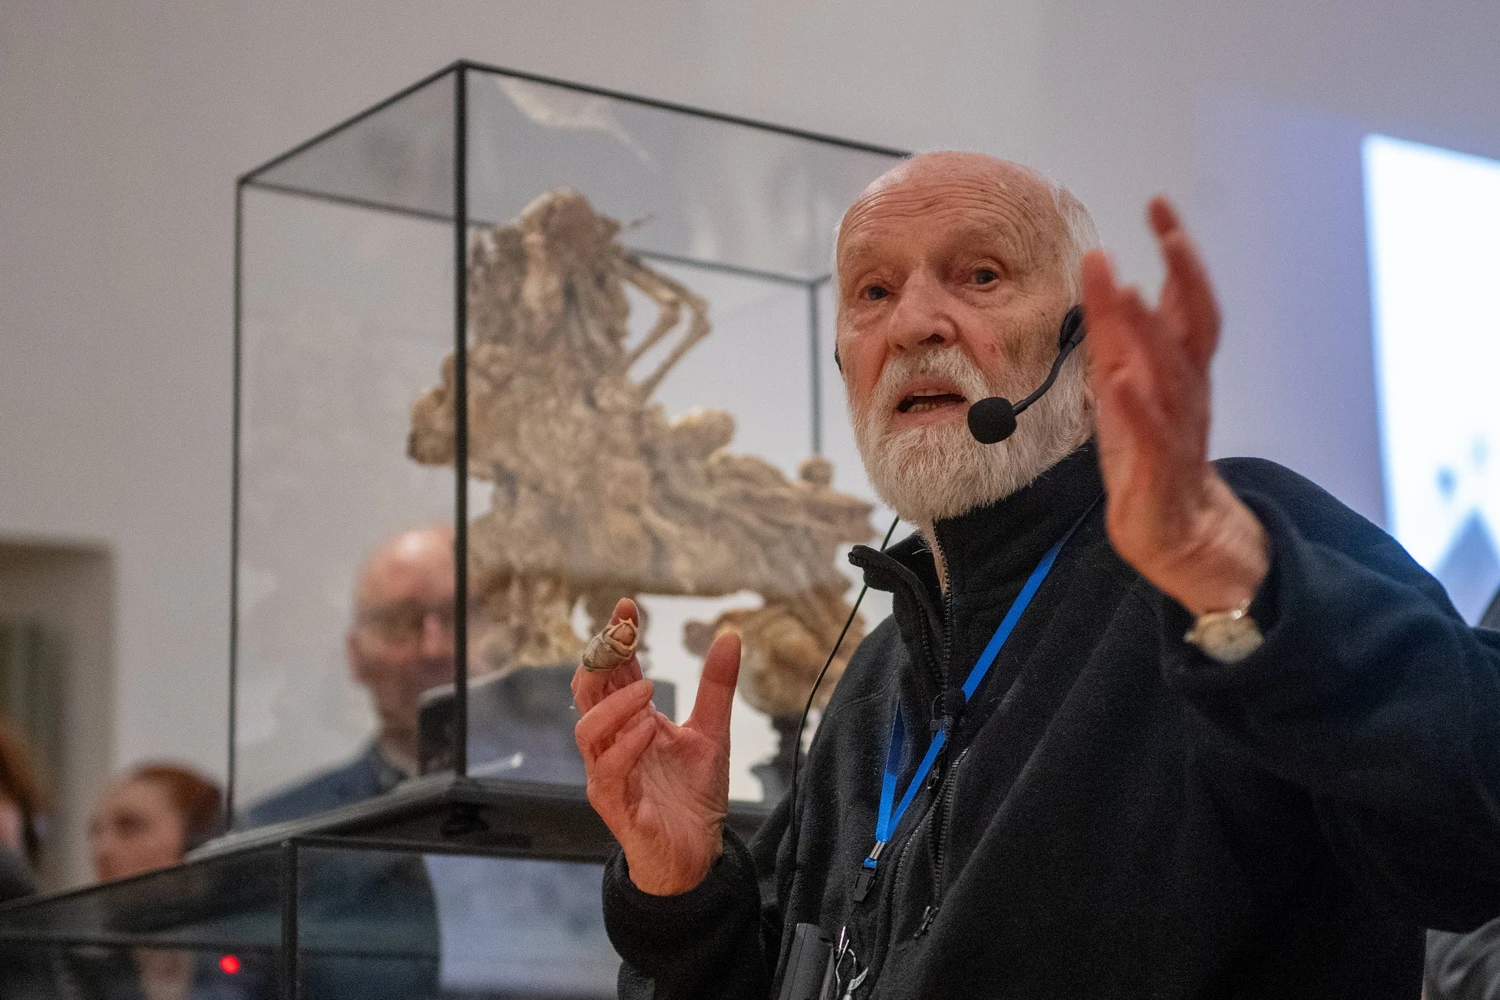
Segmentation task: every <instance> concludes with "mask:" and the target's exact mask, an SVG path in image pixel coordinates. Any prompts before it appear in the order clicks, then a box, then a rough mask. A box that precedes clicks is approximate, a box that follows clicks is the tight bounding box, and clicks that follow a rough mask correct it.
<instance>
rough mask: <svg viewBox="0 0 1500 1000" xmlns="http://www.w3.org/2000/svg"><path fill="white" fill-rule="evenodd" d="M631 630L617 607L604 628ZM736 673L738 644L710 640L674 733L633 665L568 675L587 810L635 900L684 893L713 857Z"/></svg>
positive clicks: (627, 612) (625, 604) (719, 832)
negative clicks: (611, 844)
mask: <svg viewBox="0 0 1500 1000" xmlns="http://www.w3.org/2000/svg"><path fill="white" fill-rule="evenodd" d="M622 618H630V619H631V620H633V621H639V615H638V613H637V611H636V607H635V603H634V602H633V601H630V600H628V599H625V600H621V601H620V602H619V604H617V605H616V606H615V613H614V617H613V618H612V619H611V622H614V621H619V620H620V619H622ZM739 672H740V640H739V636H737V635H733V634H725V635H721V636H719V637H718V638H717V639H715V640H714V643H713V646H712V647H710V649H709V651H708V657H707V659H706V661H705V663H704V666H703V674H702V677H701V678H700V679H699V681H698V698H697V700H696V701H695V702H694V704H693V714H692V715H691V716H690V717H689V718H688V720H687V721H686V722H685V723H683V724H682V725H680V726H679V725H677V724H676V723H674V722H673V721H672V720H671V719H669V718H667V717H666V716H665V715H663V714H662V713H661V712H658V711H656V710H655V708H654V707H653V706H652V704H651V692H652V684H651V682H650V681H649V680H645V679H643V678H642V677H641V667H640V663H639V662H638V660H637V659H636V658H635V657H631V658H630V659H629V660H627V661H626V662H624V663H622V664H620V666H618V667H616V668H615V669H614V670H613V671H611V672H610V673H608V674H591V673H589V672H587V671H585V670H584V669H583V667H581V666H580V667H579V668H578V672H577V673H575V674H574V676H573V698H574V702H575V703H576V704H577V705H578V710H579V711H580V712H582V713H583V718H581V719H580V720H579V721H578V725H577V727H576V728H575V730H574V736H575V737H576V739H577V740H578V749H579V751H580V752H581V753H582V754H583V766H584V771H585V772H586V773H587V775H588V797H589V802H590V803H591V804H592V805H593V807H594V809H595V810H597V811H598V813H599V815H600V816H601V817H603V819H604V822H605V823H606V824H607V825H608V826H609V829H610V831H611V832H612V833H613V834H614V835H615V839H616V840H618V841H619V842H620V846H621V847H622V848H624V850H625V860H626V861H627V862H628V863H629V865H630V880H631V881H632V882H634V883H635V884H636V886H637V887H638V888H639V889H641V890H642V891H643V892H649V893H653V894H655V895H659V896H664V895H672V894H676V893H681V892H686V891H688V890H689V889H691V888H693V887H694V886H696V885H697V884H698V883H699V882H701V881H703V878H704V876H706V875H707V874H708V871H709V869H710V868H711V867H712V866H713V863H714V861H715V860H717V859H718V857H719V855H720V854H721V853H722V852H723V839H722V837H723V824H724V817H725V816H726V815H727V814H728V812H729V715H730V711H731V709H732V708H733V706H734V686H735V680H736V678H737V677H738V676H739Z"/></svg>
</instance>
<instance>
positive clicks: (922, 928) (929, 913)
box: [912, 903, 938, 937]
mask: <svg viewBox="0 0 1500 1000" xmlns="http://www.w3.org/2000/svg"><path fill="white" fill-rule="evenodd" d="M937 911H938V904H937V903H928V904H927V909H925V910H923V911H922V922H921V923H920V924H918V925H917V932H916V933H915V934H913V935H912V937H921V936H922V935H923V934H926V933H927V928H929V927H931V926H932V918H933V917H935V916H937Z"/></svg>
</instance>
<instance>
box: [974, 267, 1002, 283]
mask: <svg viewBox="0 0 1500 1000" xmlns="http://www.w3.org/2000/svg"><path fill="white" fill-rule="evenodd" d="M999 280H1000V275H998V274H996V273H995V272H994V271H992V270H990V269H989V268H987V267H976V268H975V269H974V284H976V285H988V284H989V283H990V282H992V281H999Z"/></svg>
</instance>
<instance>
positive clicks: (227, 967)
mask: <svg viewBox="0 0 1500 1000" xmlns="http://www.w3.org/2000/svg"><path fill="white" fill-rule="evenodd" d="M219 968H220V969H221V970H222V971H223V972H224V974H225V975H228V976H232V975H234V974H235V973H236V972H239V971H240V960H239V959H238V958H237V957H235V956H234V955H225V956H224V957H223V958H221V959H219Z"/></svg>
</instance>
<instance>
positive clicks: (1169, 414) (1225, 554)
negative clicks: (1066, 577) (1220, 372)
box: [1083, 198, 1270, 614]
mask: <svg viewBox="0 0 1500 1000" xmlns="http://www.w3.org/2000/svg"><path fill="white" fill-rule="evenodd" d="M1147 218H1148V219H1149V221H1150V224H1151V228H1152V230H1153V231H1154V232H1155V234H1156V239H1157V243H1158V244H1159V246H1160V247H1161V253H1162V258H1163V259H1164V261H1165V262H1166V267H1167V276H1166V280H1165V281H1164V282H1163V284H1162V289H1161V296H1160V299H1159V301H1158V303H1157V306H1156V308H1154V309H1153V308H1151V307H1149V306H1148V305H1147V304H1146V303H1145V302H1144V301H1143V300H1142V298H1141V295H1140V292H1139V291H1138V290H1137V289H1136V288H1134V287H1131V286H1121V285H1119V284H1117V282H1116V280H1115V275H1114V269H1113V267H1112V266H1111V264H1110V260H1109V257H1108V256H1107V255H1106V254H1105V253H1104V252H1103V251H1101V250H1095V251H1092V252H1090V253H1089V254H1088V255H1087V256H1085V257H1084V260H1083V308H1084V313H1085V315H1086V316H1087V317H1088V328H1089V335H1088V340H1087V341H1086V343H1087V345H1088V349H1089V352H1090V361H1091V369H1092V370H1091V377H1092V383H1093V386H1094V392H1095V395H1096V398H1097V403H1098V439H1099V464H1100V468H1101V470H1102V473H1103V476H1104V486H1105V490H1106V491H1107V493H1108V512H1107V516H1106V521H1107V524H1108V528H1109V537H1110V541H1111V542H1112V543H1113V544H1114V547H1115V550H1116V551H1118V552H1119V553H1120V556H1121V557H1122V558H1124V559H1125V560H1126V561H1127V562H1129V563H1130V564H1131V565H1133V566H1134V567H1135V568H1136V569H1137V570H1139V571H1140V573H1141V575H1143V576H1145V577H1146V578H1147V579H1148V580H1150V581H1151V582H1152V583H1154V584H1155V585H1156V586H1157V587H1158V588H1160V589H1161V590H1162V591H1163V592H1165V593H1166V594H1168V595H1170V596H1171V597H1173V598H1175V599H1176V600H1177V601H1178V602H1179V603H1180V604H1182V605H1183V606H1184V607H1185V608H1187V609H1188V610H1189V611H1190V612H1193V613H1194V614H1202V613H1204V612H1208V611H1227V610H1229V609H1231V608H1234V607H1236V606H1238V605H1239V604H1240V603H1241V602H1243V601H1246V600H1249V599H1250V598H1251V597H1253V596H1254V594H1255V591H1256V589H1257V588H1258V587H1259V586H1260V582H1261V580H1263V579H1264V578H1265V575H1266V572H1267V570H1268V568H1269V564H1270V556H1269V552H1268V543H1267V540H1266V534H1265V529H1264V528H1263V527H1262V526H1261V524H1260V522H1259V521H1258V520H1257V519H1256V517H1255V515H1254V513H1252V512H1251V510H1250V509H1249V508H1248V507H1246V506H1245V505H1244V503H1243V502H1241V501H1240V499H1239V498H1238V497H1236V496H1235V495H1234V493H1233V492H1232V491H1231V490H1230V489H1229V487H1228V486H1227V485H1226V484H1225V483H1224V481H1223V480H1222V479H1221V478H1220V477H1219V474H1218V473H1217V472H1216V471H1215V470H1214V467H1213V466H1212V465H1211V464H1210V463H1209V461H1208V423H1209V404H1210V391H1209V364H1210V362H1211V361H1212V360H1213V354H1214V348H1215V347H1216V346H1217V344H1218V339H1219V307H1218V304H1217V303H1216V302H1215V300H1214V294H1213V288H1212V287H1211V285H1210V284H1209V280H1208V272H1207V271H1206V270H1205V268H1204V266H1203V262H1202V260H1201V259H1200V258H1199V256H1198V251H1197V249H1196V248H1195V247H1194V246H1193V243H1192V240H1191V239H1189V238H1188V235H1187V233H1186V231H1185V230H1184V229H1183V228H1182V224H1181V222H1180V221H1179V220H1178V217H1177V213H1176V211H1175V210H1174V209H1173V208H1172V206H1171V204H1169V203H1168V202H1167V200H1166V199H1165V198H1155V199H1153V200H1152V202H1151V204H1150V207H1149V209H1148V211H1147Z"/></svg>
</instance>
